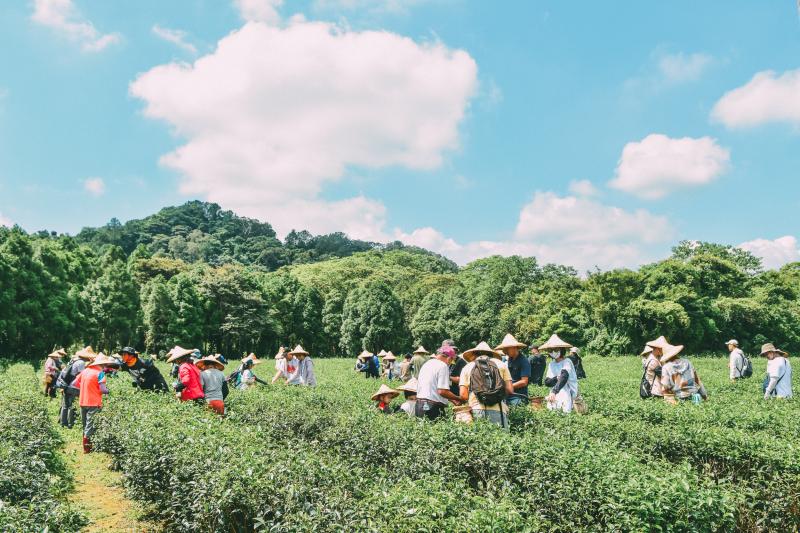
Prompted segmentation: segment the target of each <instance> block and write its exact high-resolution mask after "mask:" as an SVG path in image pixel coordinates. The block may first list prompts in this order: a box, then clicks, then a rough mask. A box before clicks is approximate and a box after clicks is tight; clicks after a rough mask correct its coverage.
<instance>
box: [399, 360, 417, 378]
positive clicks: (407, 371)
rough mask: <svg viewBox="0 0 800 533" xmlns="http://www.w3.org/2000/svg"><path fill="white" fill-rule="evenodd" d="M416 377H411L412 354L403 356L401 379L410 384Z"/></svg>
mask: <svg viewBox="0 0 800 533" xmlns="http://www.w3.org/2000/svg"><path fill="white" fill-rule="evenodd" d="M413 377H414V376H412V375H411V354H410V353H407V354H406V355H404V356H403V362H402V363H400V379H401V380H402V381H405V382H408V381H410V380H411V378H413Z"/></svg>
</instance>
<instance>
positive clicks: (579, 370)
mask: <svg viewBox="0 0 800 533" xmlns="http://www.w3.org/2000/svg"><path fill="white" fill-rule="evenodd" d="M567 358H568V359H569V360H570V361H572V366H574V367H575V375H577V376H578V379H585V378H586V372H584V370H583V359H581V351H580V349H579V348H577V347H575V346H573V347H572V348H570V349H569V355H568V356H567Z"/></svg>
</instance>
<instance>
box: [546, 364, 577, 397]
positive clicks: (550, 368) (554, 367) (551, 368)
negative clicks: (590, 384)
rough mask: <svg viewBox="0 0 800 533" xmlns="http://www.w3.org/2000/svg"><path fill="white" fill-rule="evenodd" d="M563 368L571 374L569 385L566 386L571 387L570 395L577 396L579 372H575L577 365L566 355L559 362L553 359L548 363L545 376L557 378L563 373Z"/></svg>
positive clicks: (566, 387)
mask: <svg viewBox="0 0 800 533" xmlns="http://www.w3.org/2000/svg"><path fill="white" fill-rule="evenodd" d="M562 370H566V371H567V373H568V374H569V379H568V380H567V385H566V386H565V387H564V388H565V389H569V393H570V395H571V396H572V397H573V398H575V397H576V396H577V395H578V374H576V373H575V366H573V364H572V361H570V360H569V359H567V358H566V357H565V358H564V359H562V360H561V361H559V362H556V361H555V360H553V359H551V360H550V364H548V365H547V374H546V375H545V378H556V377H558V375H559V374H561V371H562ZM562 390H563V389H562Z"/></svg>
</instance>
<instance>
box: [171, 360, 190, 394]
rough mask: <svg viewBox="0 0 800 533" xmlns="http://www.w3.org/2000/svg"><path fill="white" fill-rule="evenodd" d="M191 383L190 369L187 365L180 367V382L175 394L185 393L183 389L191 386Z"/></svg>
mask: <svg viewBox="0 0 800 533" xmlns="http://www.w3.org/2000/svg"><path fill="white" fill-rule="evenodd" d="M190 381H191V376H190V375H189V368H188V367H186V366H185V365H181V366H180V367H178V382H177V383H176V384H175V392H183V389H185V388H186V387H188V386H189V383H190Z"/></svg>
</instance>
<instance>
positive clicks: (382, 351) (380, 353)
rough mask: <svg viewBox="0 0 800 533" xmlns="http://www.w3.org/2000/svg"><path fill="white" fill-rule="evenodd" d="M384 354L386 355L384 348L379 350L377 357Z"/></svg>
mask: <svg viewBox="0 0 800 533" xmlns="http://www.w3.org/2000/svg"><path fill="white" fill-rule="evenodd" d="M384 355H386V350H381V351H380V352H378V357H383V356H384Z"/></svg>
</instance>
